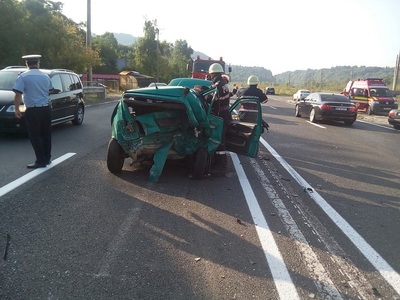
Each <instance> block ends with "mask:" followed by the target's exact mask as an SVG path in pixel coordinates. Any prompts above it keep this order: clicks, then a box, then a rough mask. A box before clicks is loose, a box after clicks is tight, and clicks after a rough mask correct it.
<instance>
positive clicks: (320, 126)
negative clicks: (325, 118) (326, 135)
mask: <svg viewBox="0 0 400 300" xmlns="http://www.w3.org/2000/svg"><path fill="white" fill-rule="evenodd" d="M306 122H307V123H309V124H311V125H314V126H317V127H319V128H323V129H326V127H325V126H322V125H319V124H316V123H313V122H310V121H306Z"/></svg>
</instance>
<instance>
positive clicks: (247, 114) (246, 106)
mask: <svg viewBox="0 0 400 300" xmlns="http://www.w3.org/2000/svg"><path fill="white" fill-rule="evenodd" d="M258 83H259V81H258V77H257V76H254V75H251V76H250V77H249V78H248V79H247V84H248V85H249V87H248V88H246V89H245V90H244V91H243V92H242V93H241V94H240V97H247V98H252V97H254V98H257V99H258V100H259V101H260V102H261V103H267V102H268V97H267V95H266V94H264V93H263V91H262V90H261V89H259V88H258V87H257V85H258ZM239 118H240V121H243V122H251V123H257V118H258V105H257V103H251V102H249V103H243V104H242V106H241V107H240V109H239ZM262 126H263V127H264V128H265V129H266V130H268V128H269V125H268V123H267V122H265V121H264V120H262Z"/></svg>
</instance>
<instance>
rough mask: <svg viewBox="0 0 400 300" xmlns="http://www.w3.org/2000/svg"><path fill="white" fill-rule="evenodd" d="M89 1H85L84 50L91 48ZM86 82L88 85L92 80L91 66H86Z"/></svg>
mask: <svg viewBox="0 0 400 300" xmlns="http://www.w3.org/2000/svg"><path fill="white" fill-rule="evenodd" d="M90 1H91V0H87V21H86V48H87V49H91V48H92V20H91V18H92V17H91V3H90ZM87 80H88V82H89V83H91V82H92V80H93V74H92V64H89V66H88V77H87Z"/></svg>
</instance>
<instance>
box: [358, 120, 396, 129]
mask: <svg viewBox="0 0 400 300" xmlns="http://www.w3.org/2000/svg"><path fill="white" fill-rule="evenodd" d="M356 122H360V123H365V124H369V125H374V126H377V127H381V128H385V129H389V130H396V129H394V127H389V126H385V125H380V124H376V123H371V122H367V121H363V120H356Z"/></svg>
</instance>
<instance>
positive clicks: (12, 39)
mask: <svg viewBox="0 0 400 300" xmlns="http://www.w3.org/2000/svg"><path fill="white" fill-rule="evenodd" d="M0 8H1V12H2V18H0V26H1V28H5V30H1V33H0V64H4V65H15V64H18V62H21V63H22V59H21V56H23V55H25V54H41V55H42V57H43V58H42V67H47V68H67V69H71V70H74V71H76V72H84V71H86V70H87V68H88V65H93V66H95V65H98V64H100V63H101V60H100V57H99V54H98V52H97V51H95V50H92V49H86V42H85V39H86V35H85V32H84V30H83V29H82V28H81V26H82V24H76V23H75V22H73V21H72V20H70V19H68V18H67V17H65V16H64V15H63V14H62V13H61V10H62V3H61V2H53V1H48V0H25V1H17V0H1V1H0Z"/></svg>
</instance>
